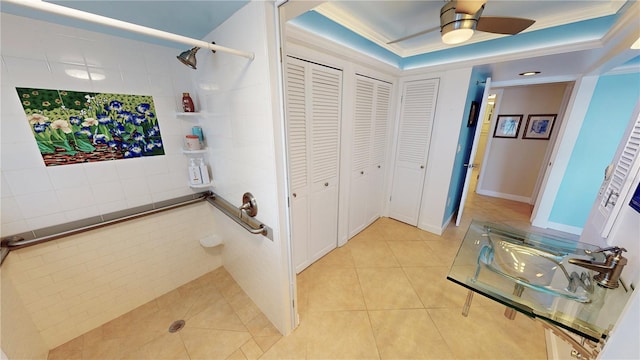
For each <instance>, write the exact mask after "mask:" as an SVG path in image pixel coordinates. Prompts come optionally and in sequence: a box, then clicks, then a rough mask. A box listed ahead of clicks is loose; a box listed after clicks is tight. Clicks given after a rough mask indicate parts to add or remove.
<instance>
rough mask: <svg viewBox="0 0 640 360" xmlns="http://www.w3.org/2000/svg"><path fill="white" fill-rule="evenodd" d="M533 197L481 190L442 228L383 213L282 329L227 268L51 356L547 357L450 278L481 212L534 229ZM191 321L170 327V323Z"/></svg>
mask: <svg viewBox="0 0 640 360" xmlns="http://www.w3.org/2000/svg"><path fill="white" fill-rule="evenodd" d="M530 214H531V207H530V206H529V205H527V204H523V203H518V202H513V201H508V200H503V199H496V198H489V197H484V196H479V195H474V194H471V195H470V198H469V199H468V200H467V203H466V210H465V216H464V219H463V221H462V224H461V225H460V227H455V226H454V225H449V227H448V228H447V229H446V231H445V233H444V234H443V235H442V236H436V235H433V234H430V233H428V232H425V231H421V230H419V229H417V228H415V227H411V226H408V225H406V224H403V223H401V222H398V221H395V220H392V219H389V218H381V219H379V220H378V221H376V222H375V223H374V224H372V225H371V226H369V227H368V228H367V229H365V230H364V231H363V232H362V233H360V234H358V235H357V236H355V237H354V238H353V239H351V240H350V241H349V242H348V244H347V245H345V246H343V247H341V248H337V249H335V250H333V251H332V252H331V253H329V254H327V255H326V256H325V257H323V258H322V259H320V260H319V261H317V262H316V263H315V264H313V265H311V266H310V267H308V268H307V269H305V270H304V271H303V272H301V273H300V274H299V275H298V276H297V281H298V283H297V284H298V311H299V314H300V318H301V322H300V326H299V327H298V328H297V329H296V330H295V331H294V332H293V333H292V334H290V335H289V336H287V337H282V336H280V334H279V333H278V332H277V330H276V329H275V328H274V327H273V326H272V325H271V324H270V323H269V321H268V320H267V319H266V317H265V316H264V315H262V313H260V311H259V310H258V308H257V307H256V306H255V304H253V302H252V301H251V300H250V299H249V298H248V297H247V296H246V295H245V294H244V292H243V291H242V290H241V289H240V287H239V286H238V285H237V284H236V283H235V281H233V278H231V276H230V275H229V274H228V273H227V272H226V271H225V270H224V269H223V268H221V269H218V270H216V271H214V272H212V273H210V274H207V275H205V276H203V277H201V278H199V279H197V280H195V281H193V282H191V283H189V284H186V285H184V286H182V287H180V288H178V289H176V290H174V291H172V292H170V293H168V294H166V295H164V296H162V297H160V298H158V299H156V300H154V301H152V302H150V303H148V304H146V305H144V306H142V307H140V308H138V309H136V310H134V311H132V312H130V313H128V314H125V315H124V316H122V317H120V318H118V319H115V320H113V321H111V322H109V323H108V324H105V325H103V326H102V327H100V328H98V329H95V330H93V331H91V332H89V333H87V334H85V335H83V336H81V337H79V338H77V339H75V340H72V341H70V342H69V343H67V344H64V345H62V346H60V347H58V348H56V349H54V350H52V351H51V352H50V353H49V360H57V359H258V358H260V359H546V358H547V356H546V345H545V338H544V332H543V329H542V328H541V327H540V326H539V325H537V324H536V323H534V322H533V321H531V320H529V319H528V318H526V317H525V316H523V315H521V314H519V315H518V316H516V319H515V320H508V319H506V318H505V317H504V316H503V312H504V307H503V306H500V305H498V304H496V303H494V302H492V301H490V300H487V299H486V298H483V297H481V296H475V297H474V300H473V304H472V306H471V311H470V314H469V316H468V317H466V318H465V317H463V316H462V315H461V309H462V305H463V303H464V301H465V298H466V290H464V289H463V288H461V287H460V286H458V285H455V284H453V283H451V282H449V281H447V280H446V279H445V277H446V275H447V272H448V270H449V266H450V264H451V262H452V260H453V258H454V257H455V254H456V252H457V249H458V246H459V244H460V242H461V240H462V237H463V236H464V233H465V231H466V228H467V226H468V224H469V223H470V222H471V219H472V218H474V219H478V220H488V221H494V222H500V223H505V224H508V225H511V226H514V227H519V228H530V226H529V216H530ZM176 319H185V320H186V326H185V327H184V328H183V329H182V330H180V331H178V332H176V333H168V331H167V329H168V327H169V324H171V322H172V321H174V320H176Z"/></svg>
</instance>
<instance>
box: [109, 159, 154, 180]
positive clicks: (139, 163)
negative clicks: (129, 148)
mask: <svg viewBox="0 0 640 360" xmlns="http://www.w3.org/2000/svg"><path fill="white" fill-rule="evenodd" d="M147 159H148V158H135V159H124V160H122V161H120V160H118V161H116V162H115V164H116V170H117V172H118V177H119V178H120V179H131V178H141V177H144V176H145V171H144V166H143V163H144V162H145V161H146V160H147Z"/></svg>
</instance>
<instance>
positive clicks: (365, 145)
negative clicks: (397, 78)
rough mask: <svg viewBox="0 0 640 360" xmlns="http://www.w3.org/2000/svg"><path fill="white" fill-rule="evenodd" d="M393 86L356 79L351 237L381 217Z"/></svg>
mask: <svg viewBox="0 0 640 360" xmlns="http://www.w3.org/2000/svg"><path fill="white" fill-rule="evenodd" d="M390 101H391V85H390V84H388V83H386V82H383V81H380V80H375V79H372V78H369V77H366V76H362V75H356V77H355V94H354V114H353V140H352V153H351V156H352V158H351V183H350V189H349V237H350V238H351V237H353V236H355V235H356V234H357V233H359V232H360V231H362V230H363V229H364V228H365V227H367V226H368V225H369V224H371V223H372V222H373V221H374V220H375V219H377V218H378V217H380V214H381V212H382V205H383V203H382V202H383V200H384V199H383V186H384V169H383V165H384V161H385V155H386V152H387V129H388V123H389V108H390Z"/></svg>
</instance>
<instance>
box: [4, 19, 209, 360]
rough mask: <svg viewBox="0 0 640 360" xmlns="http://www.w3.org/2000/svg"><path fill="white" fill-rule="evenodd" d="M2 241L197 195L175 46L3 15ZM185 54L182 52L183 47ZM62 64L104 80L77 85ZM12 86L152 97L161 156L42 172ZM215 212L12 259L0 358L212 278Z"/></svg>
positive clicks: (187, 213)
mask: <svg viewBox="0 0 640 360" xmlns="http://www.w3.org/2000/svg"><path fill="white" fill-rule="evenodd" d="M1 26H2V50H1V55H2V59H1V60H2V64H1V65H2V69H1V78H0V79H1V86H2V87H1V96H2V97H1V101H2V107H1V108H2V110H1V122H0V136H1V137H0V139H1V140H0V145H1V157H2V158H1V159H2V162H1V163H0V164H1V168H0V170H1V173H2V182H1V184H2V188H1V192H0V194H1V196H2V199H1V204H2V209H1V226H2V227H1V234H2V236H7V235H11V234H15V233H20V232H24V231H28V230H33V229H38V228H43V227H47V226H51V225H56V224H61V223H67V222H70V221H74V220H78V219H82V218H88V217H91V216H95V215H99V214H105V213H109V212H113V211H117V210H121V209H127V208H131V207H135V206H139V205H144V204H149V203H154V202H158V201H162V200H165V199H169V198H174V197H178V196H182V195H188V194H193V190H192V189H190V188H189V187H188V186H187V175H186V174H187V171H186V168H187V161H186V158H185V156H184V155H183V154H182V152H181V147H182V139H183V136H184V134H185V133H188V132H190V127H191V126H192V125H193V123H190V122H189V121H185V120H181V119H178V118H176V115H175V112H176V109H177V108H178V107H177V105H178V104H179V100H180V97H181V93H182V92H183V91H190V92H193V91H194V90H193V89H192V81H191V78H190V77H189V75H190V73H189V72H190V71H192V70H190V69H188V68H187V67H185V66H184V65H182V64H180V63H179V62H178V61H177V60H176V59H175V56H176V55H177V53H179V52H180V51H181V50H180V49H173V48H167V47H162V46H157V45H151V44H146V43H142V42H137V41H131V40H126V39H122V38H119V37H114V36H108V35H103V34H98V33H94V32H89V31H84V30H80V29H76V28H70V27H64V26H59V25H55V24H51V23H46V22H41V21H36V20H32V19H27V18H22V17H18V16H13V15H8V14H5V13H2V18H1ZM185 48H186V47H185ZM66 69H83V70H85V71H89V72H91V73H99V74H103V75H105V79H104V80H100V81H91V80H80V79H76V78H72V77H69V76H67V75H66V74H65V70H66ZM15 87H35V88H47V89H66V90H81V91H83V90H84V91H95V92H111V93H124V94H140V95H151V96H153V99H154V103H155V106H156V112H157V116H158V121H159V124H160V128H161V132H162V138H163V142H164V145H165V151H166V155H164V156H155V157H150V158H138V159H124V160H116V161H106V162H100V163H87V164H75V165H66V166H57V167H45V166H44V163H43V161H42V158H41V156H40V153H39V151H38V148H37V145H36V143H35V141H34V138H33V135H32V134H31V132H30V129H29V126H28V124H27V121H26V117H25V115H24V112H23V110H22V107H21V105H20V101H19V99H18V96H17V94H16V91H15ZM215 211H216V210H215V209H213V208H211V206H210V205H208V204H205V203H202V204H199V205H190V206H188V207H185V208H181V209H178V210H172V211H169V212H166V213H162V214H159V215H154V216H152V217H148V218H144V219H140V220H135V221H130V222H126V223H122V224H118V225H113V226H109V227H106V228H103V229H100V230H96V231H92V232H88V233H85V234H82V235H76V236H72V237H68V238H65V239H62V240H57V241H54V242H50V243H45V244H41V245H37V246H34V247H30V248H26V249H22V250H18V251H14V252H12V253H11V254H10V255H9V257H8V258H7V259H6V260H5V263H4V264H3V265H2V273H1V274H2V297H3V298H2V331H1V334H2V339H1V340H0V341H1V346H2V349H3V351H4V352H5V353H6V354H7V355H8V356H9V358H10V359H13V358H34V359H37V358H40V357H41V356H43V354H44V356H45V357H46V350H48V349H50V348H52V347H54V346H57V345H59V344H61V343H64V342H65V341H67V340H69V339H72V338H74V337H76V336H78V335H80V334H82V333H84V332H85V331H87V330H90V329H92V328H94V327H96V326H98V325H100V324H102V323H104V322H106V321H108V320H110V319H112V318H114V317H116V316H119V315H120V314H122V313H124V312H127V311H129V310H131V309H133V308H135V307H137V306H139V305H140V304H142V303H145V302H147V301H149V300H150V299H153V298H154V297H156V296H159V295H161V294H162V293H164V292H167V291H170V290H172V289H174V288H176V287H178V286H179V285H181V284H183V283H185V282H188V281H190V280H193V279H194V278H196V277H198V276H200V275H202V274H204V273H206V272H208V271H211V270H212V269H215V268H217V267H219V266H221V263H222V256H221V250H220V249H213V250H212V249H204V248H202V247H201V246H200V244H199V242H198V240H199V239H200V238H202V237H204V236H206V235H209V234H211V233H213V231H214V229H213V222H212V217H214V216H219V215H216V214H215Z"/></svg>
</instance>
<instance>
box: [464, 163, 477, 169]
mask: <svg viewBox="0 0 640 360" xmlns="http://www.w3.org/2000/svg"><path fill="white" fill-rule="evenodd" d="M476 166H478V164H464V167H466V168H469V169H473V168H474V167H476Z"/></svg>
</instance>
